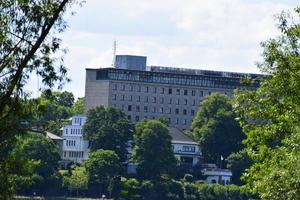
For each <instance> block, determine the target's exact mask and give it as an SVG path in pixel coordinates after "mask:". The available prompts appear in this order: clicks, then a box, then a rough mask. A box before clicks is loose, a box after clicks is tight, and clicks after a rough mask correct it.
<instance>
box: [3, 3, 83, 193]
mask: <svg viewBox="0 0 300 200" xmlns="http://www.w3.org/2000/svg"><path fill="white" fill-rule="evenodd" d="M74 2H75V1H72V0H49V1H44V0H26V1H23V0H13V1H11V0H3V1H1V2H0V124H1V125H0V152H1V153H0V154H1V155H0V177H1V181H0V188H1V190H0V197H2V196H4V195H9V193H10V194H11V192H12V191H13V185H14V184H13V183H14V181H13V177H12V176H10V175H9V173H8V171H9V170H10V169H9V167H10V166H11V165H9V164H7V163H8V162H10V161H9V159H10V153H11V151H12V149H13V146H14V141H15V140H16V138H15V137H16V135H17V134H20V133H22V128H23V127H22V125H24V124H22V123H21V122H22V117H21V114H20V111H19V110H18V109H20V108H19V105H20V99H21V98H23V97H24V95H23V94H24V93H23V92H22V91H23V90H22V89H23V87H24V85H25V84H26V83H27V81H28V80H29V78H30V76H31V75H32V74H33V73H36V74H37V75H38V76H39V77H40V78H41V80H42V81H43V84H44V85H45V86H46V87H49V88H51V87H53V86H54V85H55V84H57V83H58V84H59V86H62V85H63V83H64V82H66V81H68V78H66V68H65V66H64V65H63V62H62V61H63V60H62V59H58V57H57V56H55V55H61V53H63V52H64V50H62V51H60V42H61V40H60V39H59V38H57V37H56V36H55V33H58V32H62V31H63V30H64V29H65V27H66V22H65V21H64V19H63V15H64V13H65V12H66V11H67V10H68V8H69V7H70V6H71V5H72V4H74ZM77 2H78V1H77ZM60 52H61V53H60ZM7 191H11V192H7ZM4 193H5V194H4Z"/></svg>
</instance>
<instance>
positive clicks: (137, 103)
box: [85, 59, 260, 130]
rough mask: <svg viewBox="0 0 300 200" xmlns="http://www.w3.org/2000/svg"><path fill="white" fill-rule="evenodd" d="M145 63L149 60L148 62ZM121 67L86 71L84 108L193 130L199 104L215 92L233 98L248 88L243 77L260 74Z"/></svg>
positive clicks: (255, 84) (255, 82) (254, 81)
mask: <svg viewBox="0 0 300 200" xmlns="http://www.w3.org/2000/svg"><path fill="white" fill-rule="evenodd" d="M145 62H146V59H145ZM124 66H125V67H126V66H130V65H125V64H124V65H123V67H122V68H118V66H116V68H100V69H86V85H85V109H86V111H87V110H89V109H91V108H93V107H96V106H100V105H103V106H105V107H108V106H112V107H116V108H119V109H121V110H122V111H123V112H125V113H126V115H127V117H128V119H130V120H132V121H133V122H137V121H139V120H141V119H157V118H166V119H167V120H168V121H169V124H170V126H171V127H177V128H179V129H181V130H186V129H189V128H190V125H191V123H192V120H193V117H194V115H195V114H196V112H197V110H198V108H199V103H200V101H201V100H202V99H203V98H204V97H206V96H208V95H210V94H212V93H214V92H220V93H223V94H226V95H231V94H232V93H233V90H234V89H236V88H240V87H245V85H243V84H242V83H241V79H242V78H245V77H247V78H250V79H252V80H253V87H257V86H258V84H259V81H258V80H256V79H258V78H259V77H260V75H257V74H243V73H233V72H221V71H209V70H192V69H180V68H171V67H160V66H148V67H146V68H145V70H132V68H133V67H128V68H125V67H124Z"/></svg>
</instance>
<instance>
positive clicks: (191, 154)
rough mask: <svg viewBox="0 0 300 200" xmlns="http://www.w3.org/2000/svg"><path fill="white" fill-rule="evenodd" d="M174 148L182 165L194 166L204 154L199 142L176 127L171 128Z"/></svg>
mask: <svg viewBox="0 0 300 200" xmlns="http://www.w3.org/2000/svg"><path fill="white" fill-rule="evenodd" d="M169 131H170V134H171V137H172V148H173V151H174V155H175V157H176V158H177V159H178V160H179V164H180V165H185V166H186V167H194V166H195V165H196V164H198V162H199V161H200V158H201V156H202V154H201V150H200V147H199V144H198V143H197V142H195V141H194V140H193V139H192V138H190V137H188V136H187V135H186V134H184V133H183V132H182V131H181V130H179V129H178V128H175V127H170V128H169Z"/></svg>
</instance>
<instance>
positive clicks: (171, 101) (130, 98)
mask: <svg viewBox="0 0 300 200" xmlns="http://www.w3.org/2000/svg"><path fill="white" fill-rule="evenodd" d="M117 96H119V98H117ZM134 98H135V101H136V102H141V96H135V97H134ZM112 99H113V100H118V99H119V100H120V101H129V102H132V101H133V96H132V95H128V96H127V98H126V96H125V95H124V94H121V95H117V94H113V95H112ZM181 101H182V102H181ZM143 102H144V103H148V102H149V97H148V96H144V97H143ZM150 102H151V103H160V104H165V103H167V104H175V105H180V104H182V105H188V104H189V102H190V105H192V106H196V100H195V99H191V100H190V101H189V100H188V99H182V100H180V99H179V98H176V99H175V98H174V99H173V98H164V97H150Z"/></svg>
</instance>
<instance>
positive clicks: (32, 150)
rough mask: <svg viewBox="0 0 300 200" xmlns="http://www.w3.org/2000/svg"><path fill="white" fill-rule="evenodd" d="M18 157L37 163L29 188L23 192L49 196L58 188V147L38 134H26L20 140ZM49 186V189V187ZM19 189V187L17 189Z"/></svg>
mask: <svg viewBox="0 0 300 200" xmlns="http://www.w3.org/2000/svg"><path fill="white" fill-rule="evenodd" d="M20 140H22V142H21V144H20V146H19V147H17V148H20V150H19V152H20V154H19V156H20V157H22V158H25V159H27V160H32V161H36V162H37V163H38V165H37V167H36V169H35V171H34V175H33V176H32V182H33V184H32V185H31V187H30V188H26V189H25V190H24V191H25V192H30V191H35V192H37V193H38V194H49V193H52V192H55V191H56V189H58V188H59V187H60V184H61V183H60V176H59V174H58V163H59V161H60V155H59V150H58V147H57V146H56V145H55V144H54V143H53V142H52V141H51V140H50V139H47V138H46V137H45V136H43V135H41V134H40V133H28V134H27V135H25V136H23V137H21V138H20ZM49 185H51V188H50V187H49ZM19 188H20V187H19Z"/></svg>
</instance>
